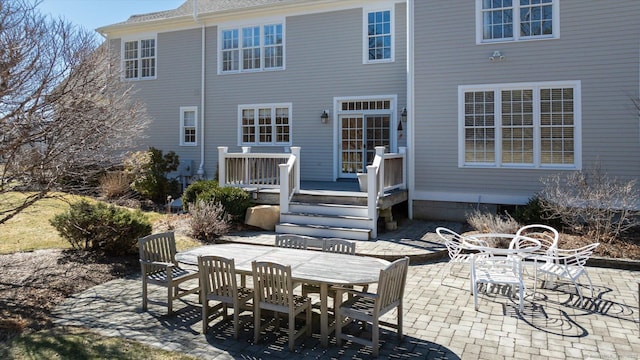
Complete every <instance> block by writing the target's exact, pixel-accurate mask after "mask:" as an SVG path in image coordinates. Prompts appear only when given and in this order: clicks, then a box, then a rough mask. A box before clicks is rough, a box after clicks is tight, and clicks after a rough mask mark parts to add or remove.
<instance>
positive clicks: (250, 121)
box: [238, 104, 291, 145]
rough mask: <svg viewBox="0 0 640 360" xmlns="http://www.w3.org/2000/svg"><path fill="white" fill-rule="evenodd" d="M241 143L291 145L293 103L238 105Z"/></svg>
mask: <svg viewBox="0 0 640 360" xmlns="http://www.w3.org/2000/svg"><path fill="white" fill-rule="evenodd" d="M238 116H239V125H240V144H241V145H291V104H259V105H240V106H238Z"/></svg>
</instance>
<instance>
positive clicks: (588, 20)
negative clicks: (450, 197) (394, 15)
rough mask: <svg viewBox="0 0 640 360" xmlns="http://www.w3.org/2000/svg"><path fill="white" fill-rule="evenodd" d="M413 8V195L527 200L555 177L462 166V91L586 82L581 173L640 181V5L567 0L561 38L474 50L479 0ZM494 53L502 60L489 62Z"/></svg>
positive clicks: (562, 9)
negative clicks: (596, 168) (638, 104)
mask: <svg viewBox="0 0 640 360" xmlns="http://www.w3.org/2000/svg"><path fill="white" fill-rule="evenodd" d="M447 4H448V6H446V7H445V6H442V5H438V6H435V5H433V2H422V1H416V2H415V9H416V13H415V18H416V28H415V38H416V42H415V44H416V46H415V57H416V65H415V68H416V70H415V103H416V109H415V116H416V119H415V121H416V130H415V143H416V145H415V154H416V155H415V161H416V168H415V181H416V190H418V191H423V192H427V191H434V192H448V193H457V194H504V195H514V196H530V195H532V194H534V193H535V192H536V191H538V190H539V189H540V186H541V183H540V181H539V179H540V178H541V177H543V176H546V175H548V174H551V173H555V172H557V171H545V170H531V169H525V170H515V169H460V168H458V161H457V160H458V113H457V110H458V108H457V106H458V94H457V89H458V86H459V85H473V84H498V83H518V82H540V81H556V80H580V81H581V82H582V150H583V151H582V156H583V167H584V168H589V167H591V166H592V165H593V164H594V163H595V162H596V161H598V162H600V164H601V166H602V168H603V169H604V170H605V171H607V172H608V173H609V174H611V175H613V176H616V177H622V178H626V179H631V178H638V176H639V175H640V157H639V156H638V155H637V154H638V152H639V151H640V134H639V123H638V116H637V110H635V109H634V108H633V104H632V103H631V100H630V98H631V97H635V98H638V96H639V93H638V91H639V89H638V83H639V77H640V75H639V73H638V71H639V70H638V69H639V54H640V49H639V42H638V34H640V25H639V24H640V22H638V20H637V19H638V17H639V16H640V3H638V2H637V1H633V0H628V1H616V2H615V6H613V5H612V4H611V2H602V1H583V0H564V1H562V2H561V4H560V5H561V6H560V39H555V40H542V41H528V42H517V43H499V44H485V45H476V43H475V4H474V2H471V1H450V2H447ZM495 50H500V51H501V52H502V54H503V55H504V56H505V57H506V60H505V61H504V62H500V63H491V62H490V61H489V60H488V58H489V56H490V55H491V54H492V53H493V51H495Z"/></svg>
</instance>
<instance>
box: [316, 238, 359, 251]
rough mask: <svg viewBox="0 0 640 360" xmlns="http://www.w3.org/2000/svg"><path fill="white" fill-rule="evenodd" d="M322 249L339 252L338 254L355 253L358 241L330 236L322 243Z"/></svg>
mask: <svg viewBox="0 0 640 360" xmlns="http://www.w3.org/2000/svg"><path fill="white" fill-rule="evenodd" d="M322 251H324V252H331V253H338V254H348V255H355V254H356V243H355V242H353V241H349V240H345V239H338V238H328V239H324V241H323V243H322Z"/></svg>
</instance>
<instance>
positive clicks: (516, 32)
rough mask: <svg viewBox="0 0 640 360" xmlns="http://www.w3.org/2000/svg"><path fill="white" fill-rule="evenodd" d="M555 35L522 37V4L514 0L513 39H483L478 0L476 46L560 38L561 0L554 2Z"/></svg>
mask: <svg viewBox="0 0 640 360" xmlns="http://www.w3.org/2000/svg"><path fill="white" fill-rule="evenodd" d="M552 8H553V15H552V16H553V19H552V23H553V34H552V35H541V36H525V37H521V36H520V3H519V2H518V1H517V0H513V37H511V38H503V39H483V36H482V34H483V32H484V28H483V25H484V23H483V19H482V0H476V44H477V45H482V44H496V43H504V42H516V41H537V40H552V39H559V38H560V0H553V3H552Z"/></svg>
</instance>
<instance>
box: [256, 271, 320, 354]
mask: <svg viewBox="0 0 640 360" xmlns="http://www.w3.org/2000/svg"><path fill="white" fill-rule="evenodd" d="M251 266H252V268H253V286H254V299H253V318H254V320H253V321H254V337H253V338H254V343H255V344H257V343H258V341H259V340H260V332H262V330H263V329H264V326H261V322H262V319H261V316H262V312H261V310H262V309H265V310H270V311H273V312H275V317H276V327H278V329H279V326H280V318H279V315H278V313H284V314H287V315H288V317H289V319H288V320H289V327H288V330H287V333H288V336H289V351H293V346H294V344H295V341H296V339H297V338H299V337H300V336H302V335H304V334H305V333H306V334H307V336H311V299H309V298H308V297H304V296H300V295H294V294H293V282H292V279H291V266H284V265H281V264H276V263H272V262H256V261H254V262H252V263H251ZM303 312H305V318H306V322H305V326H304V327H302V328H301V329H298V330H297V331H296V328H295V321H296V316H297V315H298V314H301V313H303Z"/></svg>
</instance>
